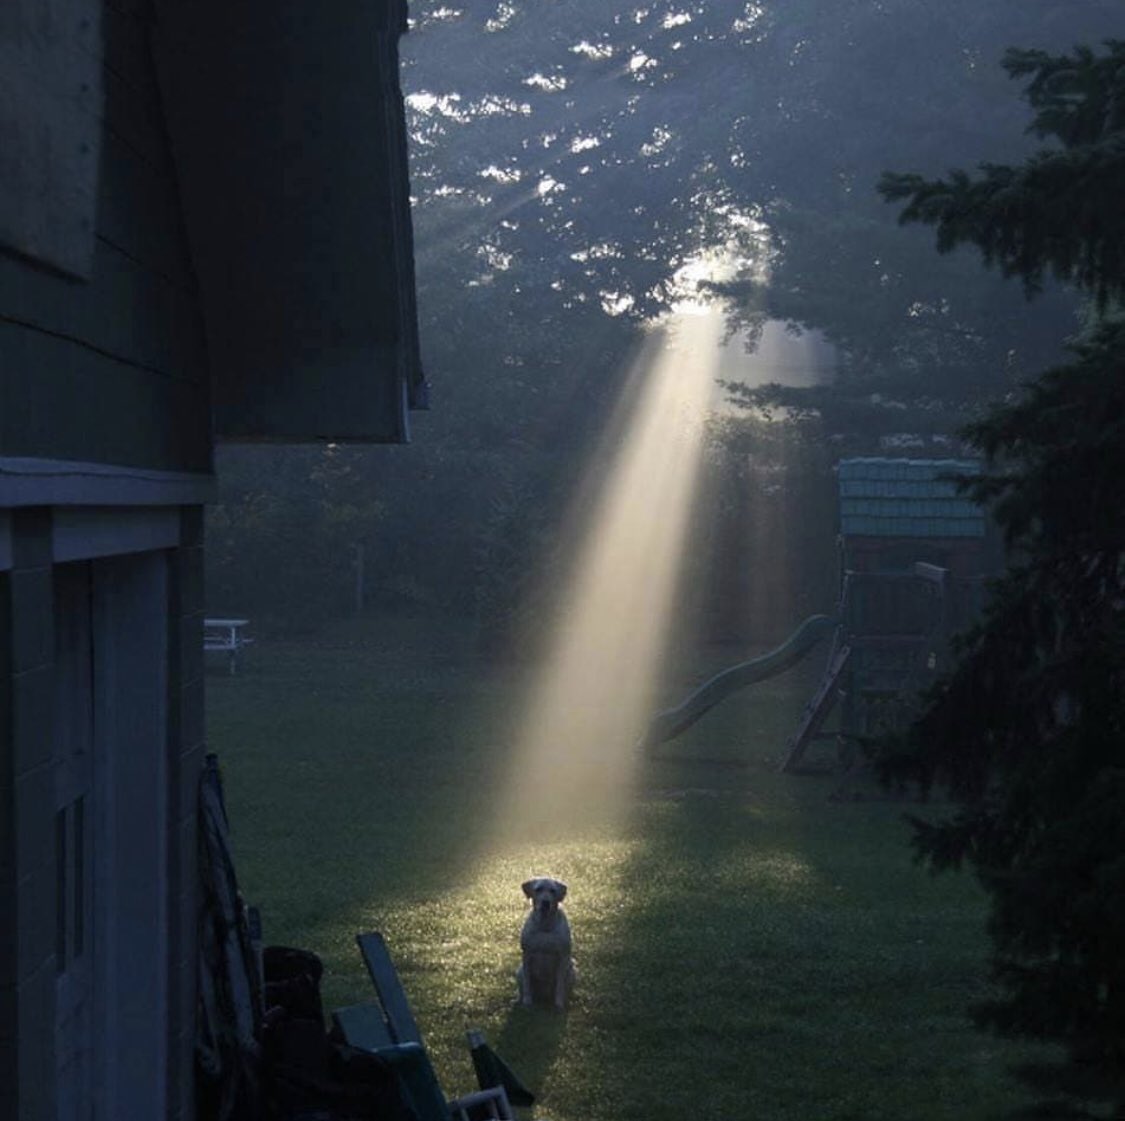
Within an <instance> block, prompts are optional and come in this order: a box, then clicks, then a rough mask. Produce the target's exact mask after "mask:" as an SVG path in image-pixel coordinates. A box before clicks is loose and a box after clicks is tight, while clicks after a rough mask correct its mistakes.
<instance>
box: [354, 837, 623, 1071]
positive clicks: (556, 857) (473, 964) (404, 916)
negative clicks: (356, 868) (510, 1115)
mask: <svg viewBox="0 0 1125 1121" xmlns="http://www.w3.org/2000/svg"><path fill="white" fill-rule="evenodd" d="M636 845H637V842H636V840H635V839H630V838H625V837H620V836H617V837H615V836H611V835H607V834H605V833H601V834H597V833H595V834H588V835H584V836H581V837H574V838H571V839H570V840H569V841H566V842H561V841H560V842H555V843H549V844H544V845H538V844H534V843H523V844H514V845H510V846H506V847H501V848H497V849H496V850H495V851H493V852H492V853H490V854H487V855H486V856H484V857H483V858H482V859H481V861H480V862H479V864H478V865H477V866H476V867H475V868H473V869H471V870H468V871H467V872H466V873H465V874H464V877H463V878H462V880H461V881H460V882H458V883H456V884H454V885H452V886H451V887H449V888H447V889H445V890H443V891H441V892H434V893H427V894H424V895H420V896H418V897H416V898H408V897H400V898H396V899H392V900H389V901H388V900H382V899H380V900H373V901H371V902H370V903H368V904H365V905H364V906H363V907H362V908H361V909H360V910H359V912H358V913H357V914H356V915H355V917H354V921H353V923H352V924H351V925H352V926H354V928H355V929H356V930H381V931H382V932H383V933H384V935H385V936H386V938H387V942H388V945H389V946H390V949H391V954H392V956H393V958H394V960H395V962H396V965H397V966H398V970H399V974H400V976H401V977H402V981H403V984H404V986H405V988H406V991H407V992H408V994H409V995H410V999H411V1002H412V1004H413V1005H414V1007H415V1010H416V1013H417V1017H418V1021H419V1024H420V1026H421V1027H422V1030H423V1033H424V1034H425V1038H426V1043H427V1046H428V1047H429V1049H430V1052H431V1057H432V1058H433V1061H434V1064H435V1067H436V1068H437V1070H438V1072H439V1076H440V1077H441V1079H442V1082H443V1085H445V1086H446V1087H447V1088H451V1089H450V1092H458V1093H459V1092H463V1091H465V1090H468V1089H471V1088H472V1072H471V1068H470V1066H469V1062H468V1057H467V1053H466V1050H465V1046H464V1033H465V1031H467V1030H468V1029H469V1028H480V1029H483V1030H484V1031H485V1032H486V1034H487V1035H488V1037H489V1038H490V1039H491V1040H494V1041H495V1040H497V1039H498V1038H503V1039H504V1040H505V1043H506V1047H507V1050H506V1051H505V1052H504V1054H505V1057H506V1058H511V1057H512V1052H513V1051H514V1052H515V1056H516V1057H518V1058H519V1059H520V1060H521V1061H522V1065H521V1066H520V1072H521V1074H524V1073H525V1072H526V1071H528V1070H531V1071H532V1072H533V1073H534V1075H535V1077H536V1078H537V1079H539V1080H542V1079H543V1078H544V1077H546V1074H547V1072H548V1070H549V1068H550V1066H551V1065H552V1064H553V1061H554V1056H555V1054H556V1052H557V1051H558V1049H559V1047H560V1046H561V1038H560V1033H561V1028H562V1027H563V1026H564V1024H565V1018H564V1017H555V1018H554V1020H552V1017H553V1016H554V1014H553V1013H551V1012H541V1011H540V1010H538V1009H536V1010H531V1011H527V1010H524V1009H519V1008H516V1007H514V1005H515V999H516V984H515V971H516V968H517V967H518V965H519V960H520V949H519V935H520V929H521V927H522V925H523V921H524V917H525V915H526V913H527V901H526V899H525V897H524V895H523V892H522V891H521V887H520V885H521V884H522V883H523V881H524V880H526V879H528V878H529V877H530V876H533V875H537V874H547V875H552V876H555V877H557V878H558V879H561V880H564V881H565V882H567V883H568V884H570V885H571V889H570V892H569V894H568V896H567V900H566V907H567V910H568V912H569V914H570V916H571V922H572V925H573V926H574V928H575V931H576V937H575V957H576V958H577V960H578V963H579V971H580V976H581V971H582V969H583V964H582V963H583V960H584V955H595V954H596V953H597V951H598V946H599V943H600V942H601V941H603V940H605V939H613V938H614V937H615V936H616V934H615V932H616V930H617V927H618V925H619V923H620V921H621V918H622V912H623V908H624V902H623V900H624V899H625V893H624V891H623V886H624V885H623V882H622V880H623V876H624V874H625V871H626V869H627V868H628V867H629V866H630V863H631V861H632V860H633V858H634V856H635V852H636ZM353 953H354V951H353ZM355 957H356V963H357V967H356V979H357V980H358V982H359V985H360V992H359V993H358V994H357V995H353V996H352V997H351V999H363V993H362V986H363V984H364V981H363V978H362V976H359V974H361V973H362V969H361V967H360V966H359V964H358V954H355ZM580 985H581V981H580ZM580 999H581V998H580V997H577V998H576V1003H577V1002H578V1001H580ZM513 1025H518V1027H513Z"/></svg>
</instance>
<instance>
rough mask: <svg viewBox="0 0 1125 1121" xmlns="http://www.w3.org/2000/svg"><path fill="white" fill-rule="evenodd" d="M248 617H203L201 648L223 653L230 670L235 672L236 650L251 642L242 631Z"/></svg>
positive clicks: (247, 621) (246, 624) (236, 663)
mask: <svg viewBox="0 0 1125 1121" xmlns="http://www.w3.org/2000/svg"><path fill="white" fill-rule="evenodd" d="M249 623H250V620H249V619H204V620H203V649H204V651H209V650H214V651H219V652H221V653H225V654H226V655H227V657H228V659H229V666H230V672H231V673H232V674H233V673H235V671H236V669H237V666H238V652H239V651H240V650H241V649H242V648H243V647H244V646H250V645H251V644H252V643H253V641H254V640H253V639H252V638H247V637H246V635H244V634H243V633H242V628H243V627H245V626H248V625H249Z"/></svg>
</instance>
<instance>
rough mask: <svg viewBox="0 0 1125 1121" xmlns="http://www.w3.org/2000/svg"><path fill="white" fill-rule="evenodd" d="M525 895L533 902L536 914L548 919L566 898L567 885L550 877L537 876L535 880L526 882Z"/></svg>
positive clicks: (524, 885) (524, 883)
mask: <svg viewBox="0 0 1125 1121" xmlns="http://www.w3.org/2000/svg"><path fill="white" fill-rule="evenodd" d="M523 893H524V895H526V896H527V897H528V899H530V900H531V906H532V907H533V908H534V909H535V912H536V914H539V915H542V916H543V917H544V918H546V917H547V916H549V915H551V914H553V913H554V912H555V911H557V910H558V907H559V904H560V903H561V902H562V901H563V900H564V899H565V898H566V884H564V883H563V882H562V880H552V879H551V878H550V877H548V876H536V877H535V878H534V879H531V880H524V882H523Z"/></svg>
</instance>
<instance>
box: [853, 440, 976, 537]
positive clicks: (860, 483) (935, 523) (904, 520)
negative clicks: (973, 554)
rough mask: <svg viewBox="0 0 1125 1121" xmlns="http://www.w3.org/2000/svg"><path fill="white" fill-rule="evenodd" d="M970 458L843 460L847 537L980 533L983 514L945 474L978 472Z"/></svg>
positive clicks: (951, 535) (960, 535)
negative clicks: (961, 493) (958, 491)
mask: <svg viewBox="0 0 1125 1121" xmlns="http://www.w3.org/2000/svg"><path fill="white" fill-rule="evenodd" d="M979 472H980V464H979V463H978V462H977V461H975V460H971V459H841V460H840V463H839V465H838V467H837V475H838V478H839V486H840V532H841V533H842V534H843V535H844V536H845V537H983V536H984V513H983V512H982V511H981V509H980V507H979V506H977V505H976V504H975V503H973V502H970V501H969V500H968V499H967V498H963V497H961V496H960V495H958V493H957V487H956V485H955V483H953V482H952V481H951V480H950V478H949V476H951V475H976V474H979Z"/></svg>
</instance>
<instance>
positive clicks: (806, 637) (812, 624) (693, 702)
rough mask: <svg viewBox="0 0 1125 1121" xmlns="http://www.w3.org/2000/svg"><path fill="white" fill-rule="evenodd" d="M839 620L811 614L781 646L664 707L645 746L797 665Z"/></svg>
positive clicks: (668, 737) (670, 735)
mask: <svg viewBox="0 0 1125 1121" xmlns="http://www.w3.org/2000/svg"><path fill="white" fill-rule="evenodd" d="M839 622H840V620H839V619H838V618H836V616H835V615H810V616H809V617H808V618H807V619H806V620H805V621H804V622H803V623H802V624H801V625H800V626H799V627H798V628H797V629H796V630H795V631H794V632H793V633H792V634H791V635H790V636H789V638H788V639H786V640H785V642H783V643H782V644H781V645H780V646H778V647H776V648H775V649H773V650H771V651H770V652H769V653H768V654H763V655H762V656H761V657H760V658H751V659H750V661H748V662H739V664H738V665H736V666H731V667H730V669H725V670H723V671H722V673H717V674H716V675H715V676H714V677H712V678H711V679H710V681H706V682H704V683H703V684H702V685H701V686H700V687H699V688H698V689H696V690H695V692H694V693H692V694H691V695H690V696H689V697H688V698H687V699H686V700H685V701H684V702H683V703H682V704H679V705H677V706H676V707H675V708H669V709H665V710H664V711H663V712H660V713H657V715H656V716H654V717H653V720H652V723H651V724H650V725H649V728H648V731H647V732H646V733H645V736H644V738H643V739H642V740H641V743H640V746H641V747H642V748H653V747H656V746H657V745H659V744H662V743H665V742H667V741H668V740H671V739H675V737H676V736H678V735H679V734H680V733H681V732H683V731H686V730H687V729H688V728H690V727H691V726H692V725H693V724H694V723H695V722H696V721H697V720H698V719H699V718H700V717H701V716H702V715H703V714H704V713H705V712H707V711H709V710H710V709H711V708H713V707H714V706H715V705H717V704H718V703H719V701H721V700H723V699H724V698H726V697H729V696H730V695H731V693H733V692H735V690H737V689H741V688H742V687H743V686H744V685H753V684H754V682H755V681H764V680H765V679H766V678H767V677H775V676H776V675H777V674H779V673H784V672H785V671H786V670H787V669H790V668H791V667H793V666H795V665H796V664H797V663H798V662H799V661H800V660H801V659H802V658H803V657H805V655H806V654H808V653H809V652H810V651H811V650H812V649H813V647H815V646H816V645H817V644H818V643H819V642H820V641H821V640H822V639H823V638H826V637H827V636H828V635H829V634H831V633H832V631H834V630H835V629H836V626H837V624H838V623H839Z"/></svg>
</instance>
